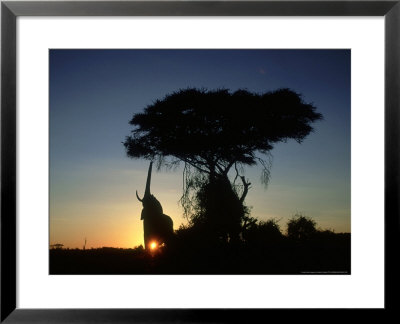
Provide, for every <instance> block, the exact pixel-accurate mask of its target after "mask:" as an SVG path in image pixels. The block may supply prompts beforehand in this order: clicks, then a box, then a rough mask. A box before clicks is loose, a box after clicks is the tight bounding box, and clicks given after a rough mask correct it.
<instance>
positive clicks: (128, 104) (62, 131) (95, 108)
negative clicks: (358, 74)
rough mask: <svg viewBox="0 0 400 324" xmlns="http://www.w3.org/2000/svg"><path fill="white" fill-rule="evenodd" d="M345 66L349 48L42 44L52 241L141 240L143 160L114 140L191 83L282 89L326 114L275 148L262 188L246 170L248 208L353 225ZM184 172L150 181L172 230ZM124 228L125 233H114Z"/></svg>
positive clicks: (256, 174)
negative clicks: (46, 49) (300, 137)
mask: <svg viewBox="0 0 400 324" xmlns="http://www.w3.org/2000/svg"><path fill="white" fill-rule="evenodd" d="M350 61H351V57H350V50H50V208H51V210H50V218H51V222H50V224H51V233H50V235H51V237H50V239H51V240H56V241H63V242H64V244H66V245H68V244H69V245H71V246H74V244H75V243H73V242H75V240H78V241H79V242H80V241H81V237H82V235H83V236H85V235H87V234H85V233H88V232H90V233H91V234H90V235H91V236H92V237H93V242H96V243H93V244H94V246H102V245H107V243H108V244H109V245H111V244H113V245H119V246H132V245H137V244H140V243H141V241H140V240H141V238H139V237H138V238H137V239H132V237H136V236H135V235H138V234H137V233H140V230H141V223H140V220H139V217H140V216H139V215H140V208H141V207H140V205H139V204H138V203H137V202H136V201H135V199H134V190H136V189H138V190H139V191H140V190H142V187H143V185H144V183H143V181H144V178H145V173H146V169H147V165H148V162H147V161H141V160H131V159H129V158H127V157H126V155H125V151H124V148H123V146H122V144H121V142H122V141H123V140H124V138H125V136H126V135H128V134H129V131H130V127H129V124H128V122H129V120H130V119H131V117H132V115H133V114H134V113H137V112H140V111H141V110H143V108H144V107H145V106H146V105H148V104H151V103H152V102H153V101H154V100H156V99H158V98H162V97H164V96H165V95H166V94H167V93H170V92H172V91H176V90H178V89H180V88H187V87H204V88H208V89H215V88H228V89H230V90H232V91H234V90H237V89H239V88H242V89H243V88H245V89H247V90H249V91H253V92H265V91H270V90H275V89H278V88H282V87H283V88H291V89H292V90H294V91H296V92H298V93H301V94H302V95H303V99H304V101H306V102H312V103H313V104H314V105H315V106H316V107H317V111H318V112H320V113H322V114H323V115H324V120H323V121H321V122H317V123H316V124H315V125H314V126H315V132H314V133H313V134H311V135H310V136H309V137H307V138H306V140H305V141H304V143H303V144H300V145H299V144H297V143H296V142H288V143H282V144H278V145H277V146H276V147H275V149H274V150H273V151H272V155H273V157H274V158H273V165H272V169H271V181H270V184H269V186H268V188H267V189H265V188H263V187H262V185H261V184H260V183H259V182H260V181H259V178H260V172H261V170H260V169H259V168H255V167H254V168H250V169H249V170H248V172H247V173H246V176H247V177H248V178H250V179H251V180H252V181H251V182H252V183H253V184H254V185H253V188H252V189H251V191H250V192H249V194H248V203H249V205H251V206H253V209H252V212H253V216H256V217H259V218H261V219H268V218H272V217H275V218H277V219H281V218H282V221H281V222H280V223H279V224H281V226H282V229H283V230H285V224H286V219H287V218H290V217H291V216H293V214H295V213H303V214H307V215H308V216H311V217H313V218H314V219H315V220H316V221H317V223H318V224H319V225H320V226H321V227H324V228H331V229H335V230H336V231H350V113H351V110H350V71H351V66H350ZM181 178H182V177H181V173H180V171H179V170H177V171H175V172H169V173H165V172H160V173H157V174H155V176H154V180H153V181H155V182H157V181H158V184H156V183H154V186H158V188H159V190H156V189H157V187H155V189H154V190H155V191H156V192H155V194H156V196H157V197H158V198H159V199H160V201H161V203H162V204H163V206H168V205H170V206H171V207H170V208H169V209H170V211H169V213H170V214H171V216H173V218H174V220H175V227H176V228H177V227H178V226H179V224H180V223H181V222H183V221H184V220H183V219H182V217H181V215H180V214H181V210H180V209H179V208H178V205H177V201H178V199H179V198H180V194H181V188H182V183H181ZM156 179H157V180H156ZM157 192H158V194H157ZM164 209H165V208H164ZM167 209H168V208H167ZM172 214H173V215H172ZM90 224H97V225H96V226H95V227H96V230H94V229H93V226H92V227H90ZM110 224H112V225H110ZM110 226H111V227H110ZM121 226H124V228H125V231H126V232H125V234H124V235H121V234H118V235H120V236H121V237H123V238H121V239H119V240H118V239H116V238H113V239H112V238H111V237H113V236H112V235H111V233H114V232H115V235H117V233H121V232H120V231H121V228H120V227H121ZM138 227H140V228H139V229H138ZM113 231H114V232H113ZM74 235H75V236H76V237H77V238H74V237H73V236H74ZM113 235H114V234H113ZM102 239H103V241H102Z"/></svg>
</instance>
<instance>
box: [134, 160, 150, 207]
mask: <svg viewBox="0 0 400 324" xmlns="http://www.w3.org/2000/svg"><path fill="white" fill-rule="evenodd" d="M152 168H153V161H151V162H150V166H149V171H148V172H147V181H146V188H145V190H144V196H143V199H149V198H150V195H151V194H150V183H151V171H152ZM136 198H137V199H138V200H139V201H140V202H143V199H140V198H139V195H138V192H137V190H136Z"/></svg>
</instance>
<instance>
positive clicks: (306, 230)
mask: <svg viewBox="0 0 400 324" xmlns="http://www.w3.org/2000/svg"><path fill="white" fill-rule="evenodd" d="M316 224H317V223H316V222H315V221H314V220H313V219H312V218H311V217H307V216H303V215H301V214H296V215H294V216H293V217H292V218H291V219H289V221H288V223H287V235H288V237H289V238H291V239H295V240H307V239H310V238H312V237H313V236H315V234H316V233H317V229H316Z"/></svg>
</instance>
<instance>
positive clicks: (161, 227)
mask: <svg viewBox="0 0 400 324" xmlns="http://www.w3.org/2000/svg"><path fill="white" fill-rule="evenodd" d="M152 166H153V162H150V166H149V171H148V173H147V181H146V188H145V191H144V196H143V198H142V199H140V197H139V195H138V193H137V191H136V197H137V199H138V200H139V201H140V202H141V203H142V205H143V209H142V214H141V217H140V219H141V220H143V230H144V244H145V249H149V247H150V243H151V242H155V243H156V244H157V245H158V246H160V245H162V244H165V245H168V243H169V242H170V240H171V238H172V237H173V233H174V230H173V222H172V219H171V217H169V216H167V215H165V214H164V213H163V208H162V206H161V204H160V202H159V201H158V200H157V198H156V197H154V196H153V195H152V194H151V193H150V183H151V172H152Z"/></svg>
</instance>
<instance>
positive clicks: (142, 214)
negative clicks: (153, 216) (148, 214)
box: [140, 209, 144, 220]
mask: <svg viewBox="0 0 400 324" xmlns="http://www.w3.org/2000/svg"><path fill="white" fill-rule="evenodd" d="M143 219H144V209H142V213H141V215H140V220H143Z"/></svg>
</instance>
